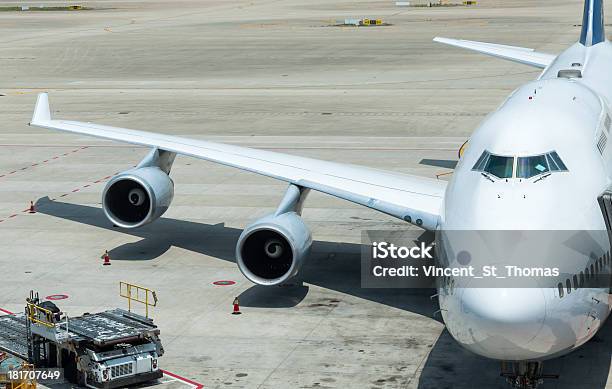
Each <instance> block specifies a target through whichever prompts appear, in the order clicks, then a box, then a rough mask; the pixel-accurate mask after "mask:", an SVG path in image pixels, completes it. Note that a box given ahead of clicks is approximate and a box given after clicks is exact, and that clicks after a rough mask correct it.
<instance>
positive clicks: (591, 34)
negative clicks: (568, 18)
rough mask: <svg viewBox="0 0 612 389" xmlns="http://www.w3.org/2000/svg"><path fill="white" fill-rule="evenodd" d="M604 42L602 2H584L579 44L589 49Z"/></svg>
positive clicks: (587, 0)
mask: <svg viewBox="0 0 612 389" xmlns="http://www.w3.org/2000/svg"><path fill="white" fill-rule="evenodd" d="M605 40H606V33H605V31H604V10H603V0H585V1H584V15H583V16H582V32H581V33H580V43H582V45H584V46H586V47H589V46H595V45H596V44H598V43H601V42H604V41H605Z"/></svg>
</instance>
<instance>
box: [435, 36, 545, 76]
mask: <svg viewBox="0 0 612 389" xmlns="http://www.w3.org/2000/svg"><path fill="white" fill-rule="evenodd" d="M434 42H439V43H444V44H447V45H450V46H455V47H461V48H463V49H468V50H473V51H477V52H479V53H482V54H487V55H490V56H493V57H498V58H503V59H507V60H510V61H513V62H518V63H522V64H525V65H530V66H534V67H536V68H540V69H544V68H545V67H547V66H548V65H550V63H551V62H552V61H554V59H555V58H556V56H555V55H553V54H547V53H540V52H537V51H535V50H534V49H529V48H526V47H517V46H506V45H499V44H496V43H486V42H476V41H466V40H463V39H450V38H442V37H435V38H434Z"/></svg>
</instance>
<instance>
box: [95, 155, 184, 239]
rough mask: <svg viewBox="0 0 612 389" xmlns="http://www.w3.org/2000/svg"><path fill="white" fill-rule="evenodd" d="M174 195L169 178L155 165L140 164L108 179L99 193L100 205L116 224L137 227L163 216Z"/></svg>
mask: <svg viewBox="0 0 612 389" xmlns="http://www.w3.org/2000/svg"><path fill="white" fill-rule="evenodd" d="M173 198H174V183H173V182H172V180H171V179H170V177H169V176H168V175H167V174H166V173H164V172H163V171H162V170H161V169H159V168H158V167H142V168H137V169H133V170H128V171H126V172H124V173H121V174H119V175H117V176H115V177H114V178H113V179H111V180H110V181H109V182H108V184H107V185H106V187H105V188H104V192H103V194H102V207H103V208H104V213H105V214H106V217H107V218H108V219H109V220H110V221H112V222H113V223H114V224H115V225H117V226H119V227H123V228H136V227H140V226H143V225H145V224H148V223H151V222H152V221H154V220H156V219H158V218H159V217H160V216H161V215H163V214H164V212H166V210H167V209H168V207H169V206H170V203H171V202H172V199H173Z"/></svg>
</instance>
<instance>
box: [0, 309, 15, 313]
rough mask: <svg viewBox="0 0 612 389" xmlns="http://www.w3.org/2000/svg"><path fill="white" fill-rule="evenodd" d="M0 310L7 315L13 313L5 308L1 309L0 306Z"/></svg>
mask: <svg viewBox="0 0 612 389" xmlns="http://www.w3.org/2000/svg"><path fill="white" fill-rule="evenodd" d="M0 312H4V313H6V314H7V315H14V313H13V312H11V311H7V310H6V309H2V308H0Z"/></svg>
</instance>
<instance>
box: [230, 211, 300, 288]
mask: <svg viewBox="0 0 612 389" xmlns="http://www.w3.org/2000/svg"><path fill="white" fill-rule="evenodd" d="M311 244H312V237H311V234H310V230H309V229H308V227H307V226H306V224H305V223H304V221H303V220H302V218H301V217H300V216H299V215H298V214H297V213H296V212H286V213H283V214H280V215H276V214H272V215H268V216H266V217H264V218H262V219H260V220H258V221H256V222H255V223H253V224H251V225H250V226H248V227H247V228H245V230H244V231H243V232H242V234H241V235H240V238H239V239H238V245H237V246H236V261H237V263H238V268H239V269H240V271H241V272H242V274H244V275H245V277H246V278H248V279H249V280H251V281H253V282H254V283H256V284H259V285H278V284H281V283H283V282H285V281H287V280H289V279H290V278H292V277H294V276H295V275H296V274H297V273H298V271H299V270H300V268H301V267H302V264H303V263H304V260H305V259H306V257H307V256H308V253H309V252H310V246H311Z"/></svg>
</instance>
